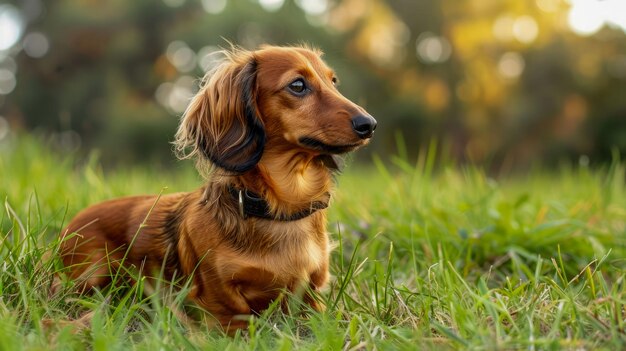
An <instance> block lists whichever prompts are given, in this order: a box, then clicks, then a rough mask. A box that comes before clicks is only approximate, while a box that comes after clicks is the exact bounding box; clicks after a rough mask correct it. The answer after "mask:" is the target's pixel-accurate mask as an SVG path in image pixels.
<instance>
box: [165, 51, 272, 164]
mask: <svg viewBox="0 0 626 351" xmlns="http://www.w3.org/2000/svg"><path fill="white" fill-rule="evenodd" d="M225 54H226V59H225V60H224V62H222V63H221V64H220V65H219V66H218V67H217V68H216V69H215V70H214V71H213V72H209V73H207V76H206V77H205V79H204V81H203V82H204V83H203V85H202V86H201V87H200V90H199V91H198V93H197V94H196V96H195V97H194V98H193V99H192V101H191V103H190V104H189V106H188V107H187V110H186V111H185V113H184V114H183V116H182V119H181V123H180V126H179V128H178V131H177V133H176V140H175V142H174V144H175V146H176V152H177V155H178V156H179V158H191V157H194V156H195V157H197V159H198V168H199V169H200V170H201V171H202V170H205V169H211V168H212V167H211V165H212V166H217V167H219V168H222V169H224V170H226V171H229V172H233V173H244V172H246V171H248V170H250V169H252V168H253V167H254V166H255V165H256V164H257V163H258V162H259V160H260V159H261V156H262V155H263V148H264V146H265V130H264V127H263V122H262V121H261V119H260V118H259V116H258V110H257V106H256V69H257V64H256V61H255V58H254V55H253V54H252V52H249V51H245V50H232V51H230V52H225ZM207 166H208V167H207Z"/></svg>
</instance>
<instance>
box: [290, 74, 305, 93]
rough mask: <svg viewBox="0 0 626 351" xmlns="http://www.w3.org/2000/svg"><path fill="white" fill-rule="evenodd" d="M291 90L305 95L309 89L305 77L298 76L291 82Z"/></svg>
mask: <svg viewBox="0 0 626 351" xmlns="http://www.w3.org/2000/svg"><path fill="white" fill-rule="evenodd" d="M289 90H291V92H292V93H294V94H296V95H298V96H301V95H304V94H305V93H306V91H307V88H306V84H304V79H302V78H298V79H296V80H294V81H293V82H291V84H289Z"/></svg>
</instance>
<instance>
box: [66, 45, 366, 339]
mask: <svg viewBox="0 0 626 351" xmlns="http://www.w3.org/2000/svg"><path fill="white" fill-rule="evenodd" d="M320 56H321V53H320V52H317V51H314V50H311V49H307V48H301V47H271V46H268V47H263V48H261V49H260V50H257V51H245V50H242V49H233V50H231V51H230V52H227V53H226V59H225V60H224V62H223V63H222V64H220V65H219V67H218V68H217V69H216V70H215V71H214V72H211V73H209V74H207V77H205V80H204V82H203V85H202V87H201V89H200V91H199V92H198V93H197V95H196V96H195V97H194V98H193V100H192V101H191V103H190V105H189V107H188V109H187V111H186V112H185V114H184V115H183V117H182V120H181V125H180V128H179V130H178V133H177V135H176V146H177V151H178V153H179V155H180V156H181V157H183V158H187V157H195V158H197V162H198V168H199V169H200V170H201V171H202V172H204V173H205V175H206V177H207V184H206V185H205V186H204V187H202V188H200V189H198V190H196V191H194V192H190V193H177V194H171V195H165V196H162V197H161V198H160V199H158V201H157V197H156V196H135V197H127V198H122V199H116V200H111V201H107V202H103V203H100V204H97V205H94V206H92V207H89V208H87V209H85V210H83V211H82V212H80V213H79V214H78V215H77V216H76V217H75V218H74V219H73V220H72V221H71V222H70V224H69V225H68V227H67V228H66V230H65V231H64V232H63V234H62V235H63V236H65V238H64V241H63V244H62V259H63V262H64V264H65V266H66V267H67V268H68V275H69V276H70V278H71V279H74V280H76V281H77V283H78V284H79V287H80V289H81V290H82V291H86V290H89V289H91V288H93V287H100V286H103V285H106V284H108V283H109V282H110V281H111V275H112V274H115V273H116V272H117V269H118V267H119V266H120V265H122V264H123V265H124V266H127V267H143V270H142V274H145V275H147V276H152V275H157V274H159V272H160V271H161V269H162V267H163V272H162V273H163V274H164V276H165V278H166V279H168V280H176V279H177V278H183V279H191V281H192V290H191V292H190V294H189V296H188V297H189V299H191V300H193V301H194V302H195V303H197V304H198V305H199V306H201V307H203V308H204V309H206V310H207V311H208V312H210V313H211V314H212V315H213V316H214V317H215V318H216V319H217V321H219V323H220V324H221V325H222V326H223V327H224V328H226V329H228V330H230V331H232V330H234V329H236V328H241V327H245V326H246V322H245V321H243V320H241V318H238V317H240V316H242V315H243V316H245V315H250V314H254V313H258V312H260V311H262V310H263V309H265V308H267V307H268V306H269V304H270V303H271V302H272V301H273V300H275V299H276V298H277V297H278V296H279V294H280V293H281V291H283V290H286V291H292V292H294V291H298V290H301V289H303V288H310V289H309V290H310V291H318V290H319V289H321V288H323V287H324V286H325V285H326V283H327V281H328V259H329V238H328V235H327V233H326V211H325V210H324V209H322V210H319V211H316V212H314V213H312V214H310V215H308V216H306V217H304V218H302V219H298V220H292V221H284V220H283V221H280V220H272V219H266V218H257V217H249V218H244V217H242V216H241V215H240V213H239V207H238V203H237V202H236V201H234V200H233V197H232V195H231V194H230V193H229V190H228V189H229V187H236V188H238V189H247V190H249V191H251V192H254V193H256V194H258V195H260V196H261V197H262V198H263V199H265V201H266V202H267V205H268V208H269V212H270V214H269V215H270V216H276V217H278V216H281V215H283V216H289V215H290V214H293V213H295V212H298V211H302V210H303V209H307V208H309V207H310V206H311V204H312V203H314V202H316V201H319V202H322V203H327V202H328V201H329V197H330V193H331V190H332V186H333V181H332V172H333V169H334V168H335V167H336V165H335V164H334V160H333V157H335V156H334V155H335V154H340V153H344V152H348V151H351V150H353V149H356V148H358V147H360V146H362V145H364V144H366V143H367V142H368V140H369V137H370V136H371V135H372V133H373V129H374V128H375V120H374V119H373V118H371V117H370V116H369V115H367V113H366V112H365V111H364V110H363V109H362V108H361V107H359V106H357V105H355V104H354V103H352V102H350V101H349V100H347V99H346V98H345V97H343V96H342V95H341V94H340V93H339V92H338V91H337V89H336V88H335V86H334V81H335V77H334V72H333V71H332V70H330V69H329V68H328V67H327V66H326V65H325V64H324V62H323V61H322V60H321V58H320ZM298 80H300V83H298V82H296V81H298ZM301 83H302V84H301ZM302 85H304V86H305V87H306V89H305V90H304V94H301V93H300V92H299V90H300V88H301V87H302ZM355 118H356V119H355ZM355 121H356V122H355ZM363 121H365V122H363ZM363 124H365V126H363ZM144 221H145V225H143V226H142V223H143V222H144ZM73 233H76V234H73ZM164 262H165V263H164ZM304 299H305V301H306V302H307V303H309V304H310V305H311V306H312V307H313V308H315V309H320V308H322V307H321V306H320V305H319V304H318V303H316V301H315V299H313V298H312V297H311V296H310V293H307V294H305V296H304Z"/></svg>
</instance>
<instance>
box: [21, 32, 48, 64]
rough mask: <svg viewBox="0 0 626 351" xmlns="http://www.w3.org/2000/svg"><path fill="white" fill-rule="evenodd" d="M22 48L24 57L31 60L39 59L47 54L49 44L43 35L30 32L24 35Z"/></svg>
mask: <svg viewBox="0 0 626 351" xmlns="http://www.w3.org/2000/svg"><path fill="white" fill-rule="evenodd" d="M22 47H23V49H24V52H25V53H26V55H28V56H30V57H32V58H41V57H43V56H45V55H46V54H47V53H48V50H49V49H50V42H49V41H48V38H46V36H45V35H44V34H43V33H40V32H32V33H28V34H26V36H25V37H24V40H23V41H22Z"/></svg>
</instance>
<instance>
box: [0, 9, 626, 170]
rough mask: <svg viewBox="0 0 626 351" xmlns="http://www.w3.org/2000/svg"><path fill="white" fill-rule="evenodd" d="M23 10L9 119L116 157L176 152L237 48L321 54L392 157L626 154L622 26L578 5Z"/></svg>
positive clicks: (505, 159) (513, 162)
mask: <svg viewBox="0 0 626 351" xmlns="http://www.w3.org/2000/svg"><path fill="white" fill-rule="evenodd" d="M608 2H611V3H614V2H615V0H607V3H608ZM12 4H13V5H12V6H13V7H14V8H17V9H18V10H19V11H20V12H19V13H21V19H22V22H23V23H24V24H25V30H24V31H23V33H22V35H21V41H20V43H19V44H16V45H15V46H14V47H12V48H11V49H10V50H4V51H0V69H2V67H3V65H4V66H7V65H9V64H7V62H9V63H10V61H9V59H11V60H12V59H15V62H17V73H16V79H17V85H16V87H15V89H14V90H13V91H12V92H10V94H9V95H7V97H6V98H5V99H4V100H3V99H1V98H0V116H4V117H2V118H5V119H7V120H8V121H9V122H10V124H11V125H12V126H13V128H19V126H22V128H25V129H28V130H33V129H34V130H43V131H45V132H50V133H53V134H54V135H56V138H57V139H58V140H59V145H61V146H62V147H63V148H66V149H72V148H75V147H77V145H79V142H80V143H82V146H83V147H84V148H85V149H87V148H91V147H99V148H101V149H102V150H103V152H102V154H103V157H104V158H105V160H107V161H115V162H119V161H133V162H135V161H137V160H146V161H153V162H154V161H155V160H171V159H172V157H171V153H170V146H169V144H167V143H166V142H165V141H166V140H171V139H172V135H173V133H174V130H175V128H176V124H177V119H178V117H179V116H180V114H181V113H182V111H183V110H184V108H185V106H186V103H187V101H188V99H189V97H190V96H191V95H192V94H193V92H194V91H195V89H196V84H197V82H198V78H199V77H201V76H202V75H203V74H204V72H205V71H206V70H208V69H210V68H211V67H212V65H214V64H215V61H214V59H215V57H216V56H215V54H214V52H215V51H216V50H218V49H219V47H220V46H221V47H227V46H228V45H229V44H228V42H232V43H235V44H239V45H242V46H244V47H246V48H250V49H253V48H256V47H258V46H259V45H261V44H263V43H270V44H297V43H301V42H307V43H311V44H313V45H315V46H318V47H320V48H322V49H323V50H324V51H325V52H326V59H327V61H329V63H330V64H331V65H332V66H333V67H334V68H335V69H336V70H337V71H338V72H339V76H340V78H341V81H342V86H341V87H340V89H341V90H342V91H343V92H345V93H346V95H347V96H348V97H350V98H352V99H354V100H356V101H358V102H359V103H362V104H364V105H365V106H366V107H367V108H368V110H369V111H370V112H372V114H374V115H375V116H376V117H377V118H378V120H379V121H380V128H379V129H378V131H377V137H376V138H374V140H373V142H372V144H371V146H370V150H373V151H375V152H379V153H382V154H385V153H388V152H392V151H394V150H395V147H396V141H395V135H396V132H397V131H400V132H401V133H403V134H404V140H405V142H406V144H407V145H406V146H407V149H408V151H409V155H415V154H416V153H417V151H418V150H419V149H420V148H421V147H423V146H424V145H427V144H428V142H429V141H430V140H431V139H432V138H436V139H437V140H439V141H440V142H441V143H444V144H447V145H449V146H450V150H451V151H452V152H453V156H455V157H456V158H457V159H458V160H459V161H472V162H477V163H486V164H490V165H491V167H492V168H493V169H494V170H496V171H497V170H502V171H507V170H509V169H515V168H520V167H525V166H527V165H529V164H531V163H534V162H537V161H543V162H545V163H548V164H550V163H552V162H554V161H555V160H558V159H562V158H570V159H573V160H576V159H577V158H578V157H580V155H582V154H585V155H588V156H589V157H591V159H592V161H596V160H597V161H599V162H602V161H606V160H608V159H609V158H610V150H611V149H613V148H616V149H618V150H620V151H621V152H622V153H626V142H625V141H624V140H626V138H625V133H626V132H625V130H626V126H625V122H624V121H625V120H626V115H625V114H626V101H625V99H624V96H626V36H625V34H624V33H625V32H624V30H626V24H624V25H623V26H622V27H618V26H617V25H615V24H614V23H613V22H611V23H612V24H611V25H604V26H603V27H602V23H604V22H600V25H599V26H598V25H597V24H596V23H591V24H589V23H586V22H580V23H579V22H576V21H580V18H579V17H580V16H578V17H576V16H577V15H576V14H577V13H578V12H576V11H578V10H579V9H578V8H575V6H578V5H577V4H578V3H577V2H572V4H569V3H566V2H564V1H561V0H535V1H527V2H519V1H514V0H461V1H459V0H445V1H435V0H426V1H413V0H395V1H383V0H343V1H338V0H336V1H333V0H294V1H289V0H287V1H284V0H238V1H235V0H230V1H227V0H161V1H154V0H150V1H148V0H136V1H122V0H110V1H106V2H102V1H95V0H58V1H54V2H43V1H41V0H22V1H19V2H18V1H14V2H12ZM0 6H2V5H0ZM4 6H6V5H4ZM572 6H574V8H572ZM594 6H595V5H594ZM597 6H605V5H597ZM606 6H608V5H606ZM1 9H2V7H0V12H2V11H1ZM625 11H626V9H625ZM625 13H626V12H625ZM0 14H1V13H0ZM568 16H569V17H568ZM582 20H583V21H584V20H586V19H585V18H584V16H583V18H582ZM618 20H619V19H618ZM607 21H608V20H607ZM592 25H593V26H595V27H593V26H592ZM9 66H10V65H9ZM7 67H8V66H7ZM0 78H1V77H0ZM1 83H2V82H1V79H0V88H1ZM0 90H1V89H0ZM148 155H152V156H148ZM360 155H361V156H360V157H363V154H362V153H361V154H360Z"/></svg>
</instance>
